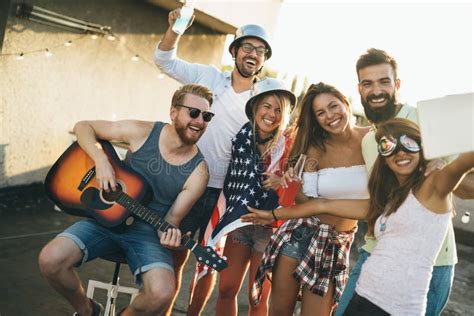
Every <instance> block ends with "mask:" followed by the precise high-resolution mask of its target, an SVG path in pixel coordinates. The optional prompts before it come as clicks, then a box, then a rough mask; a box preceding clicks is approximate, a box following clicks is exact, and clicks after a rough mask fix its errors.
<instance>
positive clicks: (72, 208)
mask: <svg viewBox="0 0 474 316" xmlns="http://www.w3.org/2000/svg"><path fill="white" fill-rule="evenodd" d="M100 144H101V145H102V148H103V149H104V152H105V153H106V155H107V157H108V158H109V161H110V163H111V164H112V167H113V169H114V171H115V177H116V179H117V182H118V183H119V184H120V186H121V189H122V190H123V192H126V193H127V194H128V195H129V196H130V197H132V198H134V199H136V200H138V201H141V200H142V199H143V198H144V197H145V195H146V193H147V183H146V181H145V180H144V179H143V178H142V177H141V176H140V175H139V174H137V173H136V172H135V171H133V170H132V169H131V167H129V166H128V165H126V164H125V163H123V162H122V161H121V160H120V158H119V157H118V155H117V153H116V152H115V149H114V148H113V146H112V145H111V144H110V143H109V142H107V141H100ZM45 190H46V194H47V195H48V197H49V198H50V199H51V200H52V201H53V202H54V203H55V204H56V205H57V206H58V207H59V208H61V209H62V210H63V211H65V212H66V213H69V214H72V215H77V216H85V217H92V218H94V219H96V220H97V221H98V222H99V223H100V224H101V225H103V226H105V227H114V226H117V225H119V224H120V223H122V222H123V221H124V220H125V219H126V218H127V217H128V216H129V214H130V212H129V210H127V209H126V208H125V207H123V206H121V205H120V204H118V203H115V202H113V201H107V200H106V199H104V197H103V196H102V193H101V191H100V189H99V186H98V183H97V181H96V178H95V168H94V162H93V161H92V160H91V159H90V158H89V156H88V155H87V154H86V152H85V151H84V150H82V148H81V147H80V146H79V144H78V143H77V142H74V143H73V144H72V145H71V146H69V148H68V149H67V150H66V151H65V152H64V153H63V154H62V155H61V157H60V158H59V159H58V160H57V161H56V163H55V164H54V165H53V166H52V167H51V169H50V171H49V172H48V175H47V176H46V179H45Z"/></svg>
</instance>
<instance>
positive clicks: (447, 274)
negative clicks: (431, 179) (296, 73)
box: [336, 48, 474, 316]
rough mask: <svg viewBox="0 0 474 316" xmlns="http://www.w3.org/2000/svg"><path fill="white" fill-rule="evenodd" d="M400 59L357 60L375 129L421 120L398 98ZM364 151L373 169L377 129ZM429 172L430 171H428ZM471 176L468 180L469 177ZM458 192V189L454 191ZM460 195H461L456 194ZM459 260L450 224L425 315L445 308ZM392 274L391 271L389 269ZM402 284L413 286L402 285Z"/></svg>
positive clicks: (371, 243)
mask: <svg viewBox="0 0 474 316" xmlns="http://www.w3.org/2000/svg"><path fill="white" fill-rule="evenodd" d="M397 68H398V66H397V62H396V60H395V59H394V58H393V57H392V56H390V55H388V54H387V53H386V52H385V51H383V50H380V49H375V48H371V49H369V50H367V53H366V54H364V55H361V56H360V57H359V59H358V61H357V65H356V71H357V76H358V79H359V85H358V88H359V94H360V97H361V103H362V105H363V107H364V112H365V115H366V116H367V119H368V120H369V121H370V122H371V123H373V124H374V125H375V126H374V127H375V128H376V126H377V124H378V123H381V122H384V121H386V120H388V119H390V118H393V117H398V118H405V119H408V120H410V121H413V122H415V123H418V117H417V112H416V108H414V107H412V106H410V105H408V104H402V103H400V102H399V101H398V99H397V92H398V89H400V79H399V78H398V76H397ZM362 154H363V156H364V160H365V163H366V166H367V169H368V170H369V172H370V170H371V169H372V166H373V165H374V163H375V160H376V158H377V143H376V141H375V130H372V131H370V132H369V133H367V134H366V135H365V136H364V138H363V140H362ZM439 162H440V161H439V160H437V161H434V163H432V164H431V168H437V167H439ZM428 169H430V167H429V168H428ZM427 173H429V171H427ZM473 176H474V174H470V175H469V176H468V177H466V178H465V180H464V181H463V182H462V183H461V188H460V189H462V190H463V194H462V196H460V197H461V198H474V196H473V193H474V189H473V187H472V178H473ZM467 178H469V179H467ZM455 194H456V192H455ZM456 195H458V194H456ZM365 239H366V244H365V245H364V246H363V247H362V248H361V249H360V250H359V260H358V261H357V263H356V265H355V266H354V267H353V268H352V270H351V273H350V276H349V280H348V281H347V283H346V286H345V289H344V293H343V295H342V297H341V299H340V301H339V305H338V308H337V310H336V315H343V313H344V310H345V309H346V307H347V305H348V304H349V301H350V300H351V298H352V296H353V294H354V291H355V286H356V283H357V280H358V278H359V274H360V271H361V268H362V265H363V263H364V262H365V260H366V259H367V258H368V257H369V256H370V253H371V252H372V250H373V249H374V248H375V245H376V243H377V241H376V240H375V239H374V238H373V237H369V236H367V235H366V237H365ZM456 263H457V254H456V243H455V239H454V230H453V225H452V223H451V224H450V226H449V229H448V233H447V234H446V237H445V240H444V243H443V246H442V247H441V250H440V252H439V254H438V257H437V259H436V262H435V266H434V269H433V274H432V278H431V282H430V288H429V292H428V303H427V309H426V315H433V316H435V315H440V313H441V311H442V310H443V308H444V307H445V305H446V303H447V301H448V298H449V293H450V289H451V286H452V283H453V279H454V265H455V264H456ZM387 273H390V271H387ZM400 286H410V285H409V284H400Z"/></svg>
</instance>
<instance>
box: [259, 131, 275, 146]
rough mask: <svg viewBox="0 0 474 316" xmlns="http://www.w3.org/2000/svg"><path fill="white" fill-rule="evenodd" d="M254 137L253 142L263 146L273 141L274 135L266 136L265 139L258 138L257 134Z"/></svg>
mask: <svg viewBox="0 0 474 316" xmlns="http://www.w3.org/2000/svg"><path fill="white" fill-rule="evenodd" d="M255 136H256V137H255V141H256V142H257V144H259V145H263V144H266V143H268V142H269V141H270V140H271V139H273V136H274V135H270V136H268V137H267V138H264V139H261V138H260V136H258V133H256V135H255Z"/></svg>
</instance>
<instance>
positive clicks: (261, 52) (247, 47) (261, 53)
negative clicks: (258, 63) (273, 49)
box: [240, 43, 268, 57]
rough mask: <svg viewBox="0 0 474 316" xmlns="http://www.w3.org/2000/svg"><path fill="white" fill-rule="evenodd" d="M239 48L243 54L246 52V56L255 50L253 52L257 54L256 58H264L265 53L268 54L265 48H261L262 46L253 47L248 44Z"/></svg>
mask: <svg viewBox="0 0 474 316" xmlns="http://www.w3.org/2000/svg"><path fill="white" fill-rule="evenodd" d="M240 48H242V50H243V51H244V52H246V53H247V54H248V53H251V52H252V51H253V50H254V49H255V52H256V53H257V56H260V57H262V56H264V55H265V54H266V53H268V49H267V48H265V47H262V46H253V45H252V44H250V43H243V44H242V45H240Z"/></svg>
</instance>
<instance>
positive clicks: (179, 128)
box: [174, 122, 204, 145]
mask: <svg viewBox="0 0 474 316" xmlns="http://www.w3.org/2000/svg"><path fill="white" fill-rule="evenodd" d="M188 127H189V124H187V125H185V124H181V123H179V122H176V123H175V127H174V128H175V130H176V133H177V134H178V137H179V139H180V140H181V141H182V142H183V144H185V145H194V144H196V143H197V141H198V140H199V138H201V136H202V133H203V132H204V130H201V133H200V134H199V135H195V136H188V135H187V133H186V132H187V129H188Z"/></svg>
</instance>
